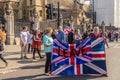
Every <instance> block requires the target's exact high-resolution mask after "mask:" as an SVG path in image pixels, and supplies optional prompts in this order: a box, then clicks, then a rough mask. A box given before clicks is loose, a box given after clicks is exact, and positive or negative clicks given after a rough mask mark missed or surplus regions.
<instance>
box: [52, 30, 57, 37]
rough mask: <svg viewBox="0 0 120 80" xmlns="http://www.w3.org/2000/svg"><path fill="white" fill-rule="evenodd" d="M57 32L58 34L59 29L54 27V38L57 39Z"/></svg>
mask: <svg viewBox="0 0 120 80" xmlns="http://www.w3.org/2000/svg"><path fill="white" fill-rule="evenodd" d="M57 34H58V30H56V29H53V32H52V35H51V36H52V38H53V39H56V38H57Z"/></svg>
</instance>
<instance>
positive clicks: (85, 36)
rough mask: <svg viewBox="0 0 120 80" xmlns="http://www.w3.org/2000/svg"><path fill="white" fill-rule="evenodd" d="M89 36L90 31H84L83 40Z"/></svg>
mask: <svg viewBox="0 0 120 80" xmlns="http://www.w3.org/2000/svg"><path fill="white" fill-rule="evenodd" d="M91 34H92V33H91ZM88 37H89V34H88V31H86V32H84V33H83V36H82V38H83V40H85V39H86V38H88Z"/></svg>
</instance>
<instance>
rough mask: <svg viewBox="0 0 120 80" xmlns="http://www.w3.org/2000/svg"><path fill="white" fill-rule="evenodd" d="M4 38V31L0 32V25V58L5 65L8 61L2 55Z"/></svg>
mask: <svg viewBox="0 0 120 80" xmlns="http://www.w3.org/2000/svg"><path fill="white" fill-rule="evenodd" d="M5 40H6V36H5V34H4V32H2V27H1V26H0V59H1V60H2V61H3V62H4V63H5V65H6V67H7V66H8V62H7V61H6V60H5V58H4V57H3V53H4V42H5Z"/></svg>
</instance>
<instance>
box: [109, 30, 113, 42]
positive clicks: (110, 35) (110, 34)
mask: <svg viewBox="0 0 120 80" xmlns="http://www.w3.org/2000/svg"><path fill="white" fill-rule="evenodd" d="M111 37H112V33H111V31H109V32H108V39H109V42H111Z"/></svg>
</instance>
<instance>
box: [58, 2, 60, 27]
mask: <svg viewBox="0 0 120 80" xmlns="http://www.w3.org/2000/svg"><path fill="white" fill-rule="evenodd" d="M57 4H58V22H57V27H59V26H60V2H59V0H58V2H57Z"/></svg>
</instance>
